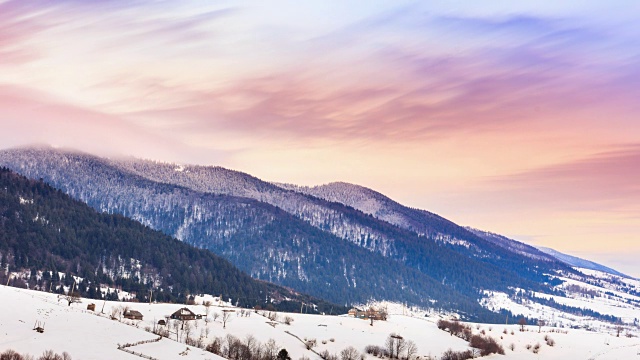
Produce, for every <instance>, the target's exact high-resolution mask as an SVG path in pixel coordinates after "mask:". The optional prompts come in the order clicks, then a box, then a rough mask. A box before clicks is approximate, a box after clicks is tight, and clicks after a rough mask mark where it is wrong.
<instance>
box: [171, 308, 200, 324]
mask: <svg viewBox="0 0 640 360" xmlns="http://www.w3.org/2000/svg"><path fill="white" fill-rule="evenodd" d="M171 318H172V319H174V320H182V321H185V320H195V319H196V314H195V313H194V312H193V311H191V310H189V309H187V308H186V307H184V308H182V309H180V310H178V311H176V312H174V313H173V314H171Z"/></svg>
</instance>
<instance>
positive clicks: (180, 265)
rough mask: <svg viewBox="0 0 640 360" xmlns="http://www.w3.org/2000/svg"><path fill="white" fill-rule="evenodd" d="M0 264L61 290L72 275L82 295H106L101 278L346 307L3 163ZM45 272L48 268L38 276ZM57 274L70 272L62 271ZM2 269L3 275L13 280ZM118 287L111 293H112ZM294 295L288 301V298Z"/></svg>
mask: <svg viewBox="0 0 640 360" xmlns="http://www.w3.org/2000/svg"><path fill="white" fill-rule="evenodd" d="M0 257H1V258H0V268H1V269H3V270H4V269H7V268H8V269H9V271H25V270H26V271H28V272H30V277H29V278H28V279H23V278H21V277H20V278H16V279H12V280H11V283H12V284H14V285H17V286H20V285H22V286H26V285H27V284H28V285H29V287H30V288H32V289H33V288H36V289H40V290H46V291H48V290H49V289H51V291H56V289H57V291H61V287H60V285H66V286H71V285H72V283H73V277H72V276H71V275H75V276H79V277H81V278H82V279H83V281H81V282H80V283H79V284H76V289H77V291H78V292H79V293H80V295H81V296H85V297H90V298H103V295H102V294H101V292H100V291H99V285H100V284H104V285H107V286H110V287H114V288H119V289H122V290H124V291H128V292H133V293H136V294H137V296H138V300H140V301H148V295H149V293H150V290H151V289H152V288H154V292H153V298H154V299H155V300H157V301H167V302H184V301H186V300H187V297H188V296H189V295H192V294H200V293H208V294H214V295H222V296H223V298H224V299H225V300H227V299H229V298H231V299H232V300H233V302H234V303H236V302H237V303H238V305H240V306H256V305H260V306H261V307H263V308H267V307H271V306H274V307H275V308H276V309H278V310H283V311H296V310H297V311H300V305H301V302H305V303H307V304H308V303H312V304H316V305H317V307H308V308H309V310H307V311H309V312H316V311H317V312H326V313H329V312H330V311H333V313H336V312H338V313H343V312H346V309H344V308H343V307H341V306H337V305H333V304H330V303H327V302H325V301H322V300H318V299H315V298H312V297H310V296H306V295H301V294H298V293H295V292H293V291H291V290H288V289H286V288H283V287H279V286H276V285H273V284H270V283H267V282H264V281H259V280H254V279H252V278H251V277H250V276H248V275H247V274H245V273H243V272H242V271H240V270H238V269H237V268H236V267H234V266H233V265H232V264H231V263H229V262H228V261H227V260H225V259H222V258H220V257H218V256H216V255H215V254H213V253H211V252H210V251H207V250H202V249H197V248H194V247H192V246H190V245H188V244H185V243H182V242H180V241H178V240H176V239H173V238H171V237H169V236H167V235H164V234H162V233H161V232H159V231H155V230H152V229H150V228H148V227H146V226H143V225H141V224H140V223H138V222H135V221H133V220H131V219H128V218H126V217H124V216H121V215H108V214H99V213H97V212H96V211H95V210H93V209H91V208H90V207H88V206H87V205H86V204H83V203H81V202H79V201H75V200H72V199H71V198H69V196H67V195H65V194H64V193H62V192H61V191H59V190H56V189H54V188H52V187H50V186H49V185H47V184H45V183H44V182H43V181H35V180H29V179H27V178H25V177H23V176H20V175H17V174H15V173H13V172H11V171H10V170H8V169H5V168H0ZM39 271H41V272H43V273H42V276H39V273H38V272H39ZM59 273H63V274H67V276H59V275H58V274H59ZM7 276H8V275H7V273H6V272H5V271H0V281H2V283H3V284H4V283H6V282H7V280H8V279H7ZM116 296H117V295H116V294H115V293H111V294H107V297H108V298H109V299H115V298H116ZM285 299H288V301H282V300H285Z"/></svg>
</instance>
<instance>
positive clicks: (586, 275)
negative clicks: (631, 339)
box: [481, 268, 640, 335]
mask: <svg viewBox="0 0 640 360" xmlns="http://www.w3.org/2000/svg"><path fill="white" fill-rule="evenodd" d="M576 270H578V271H579V272H581V273H582V274H583V276H575V274H571V275H568V276H559V277H558V279H559V280H562V284H560V285H558V286H556V287H555V289H556V290H557V293H554V294H549V293H541V292H531V291H529V292H527V291H523V290H521V289H515V290H514V291H513V292H512V293H510V294H506V293H502V292H487V295H488V297H487V298H485V299H483V300H482V301H481V303H482V304H483V306H485V307H487V308H488V309H490V310H498V309H506V310H509V311H511V312H513V313H517V314H523V315H524V316H526V317H529V318H535V319H539V320H542V321H544V322H545V323H546V324H548V325H550V326H556V327H559V328H581V329H587V330H593V331H600V332H608V333H611V332H615V331H616V329H618V328H620V329H621V331H622V332H625V333H626V332H628V333H629V334H631V335H634V334H636V333H637V331H638V329H640V281H638V280H633V279H629V278H625V277H619V276H616V275H612V274H608V273H605V272H600V271H595V270H589V269H580V268H576ZM613 318H615V319H616V320H614V321H611V320H612V319H613Z"/></svg>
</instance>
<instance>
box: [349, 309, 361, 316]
mask: <svg viewBox="0 0 640 360" xmlns="http://www.w3.org/2000/svg"><path fill="white" fill-rule="evenodd" d="M357 313H358V309H356V308H353V309H351V310H349V312H348V313H347V314H348V315H349V316H353V317H355V316H356V314H357Z"/></svg>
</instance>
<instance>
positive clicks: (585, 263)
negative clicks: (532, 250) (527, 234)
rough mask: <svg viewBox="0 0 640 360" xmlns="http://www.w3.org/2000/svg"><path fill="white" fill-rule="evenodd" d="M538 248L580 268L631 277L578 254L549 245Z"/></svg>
mask: <svg viewBox="0 0 640 360" xmlns="http://www.w3.org/2000/svg"><path fill="white" fill-rule="evenodd" d="M538 249H539V250H540V251H541V252H543V253H545V254H548V255H550V256H553V257H554V258H556V259H558V260H560V261H562V262H564V263H566V264H568V265H570V266H575V267H579V268H584V269H589V270H597V271H601V272H605V273H608V274H612V275H617V276H621V277H625V278H631V277H630V276H629V275H625V274H623V273H621V272H619V271H617V270H614V269H612V268H610V267H607V266H604V265H601V264H598V263H595V262H593V261H590V260H585V259H582V258H579V257H576V256H572V255H568V254H564V253H561V252H559V251H556V250H554V249H551V248H547V247H542V246H541V247H538Z"/></svg>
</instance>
